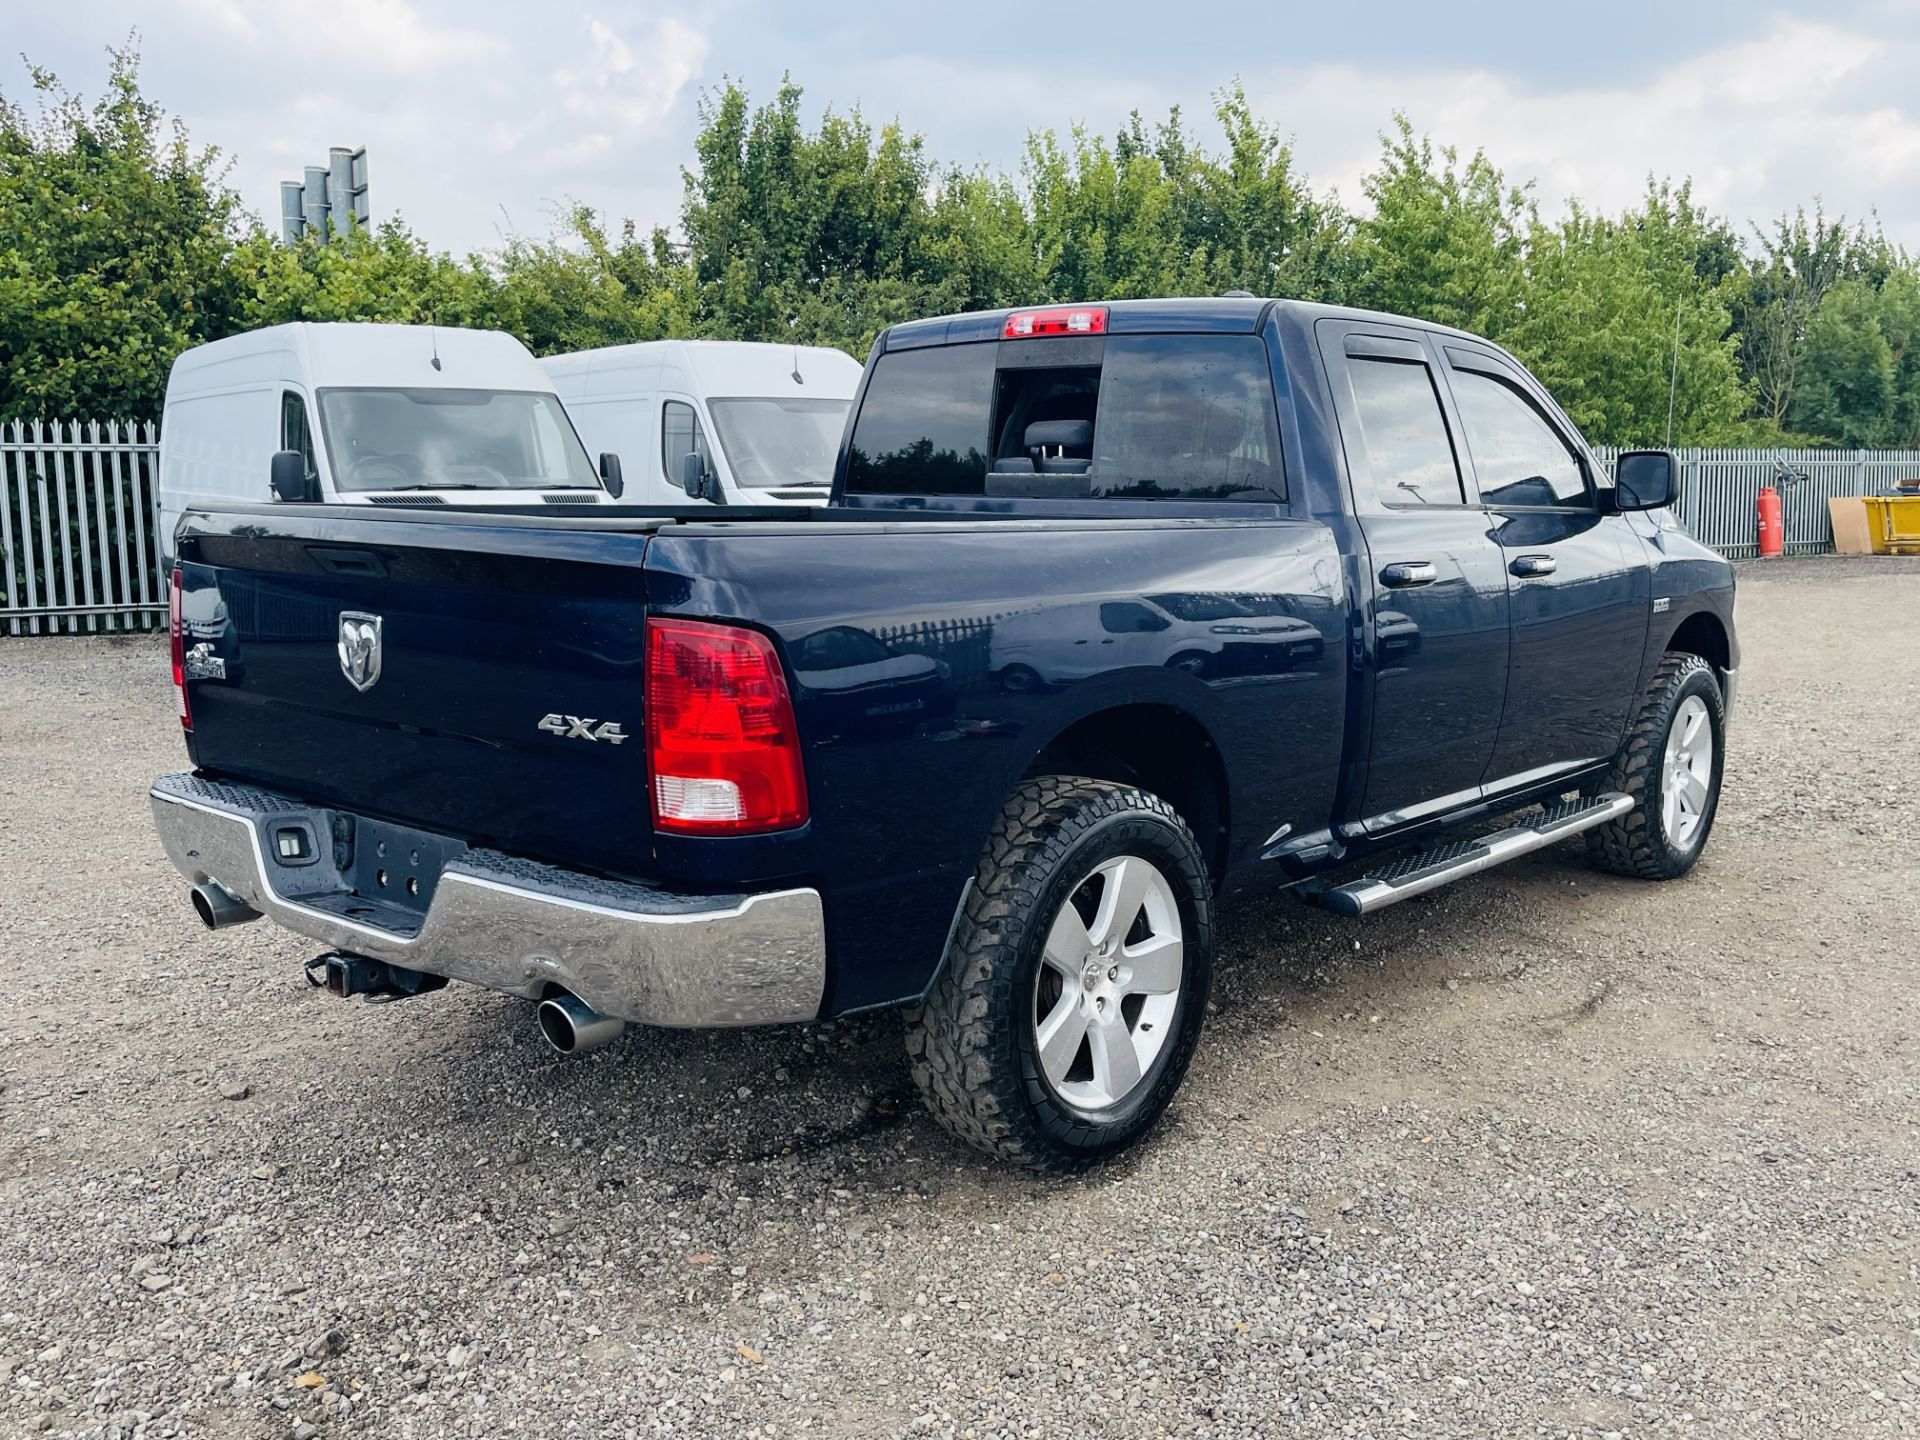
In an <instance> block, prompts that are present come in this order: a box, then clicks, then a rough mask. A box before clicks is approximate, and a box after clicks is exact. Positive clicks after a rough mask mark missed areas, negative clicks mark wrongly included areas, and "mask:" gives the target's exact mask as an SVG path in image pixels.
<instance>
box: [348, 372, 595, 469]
mask: <svg viewBox="0 0 1920 1440" xmlns="http://www.w3.org/2000/svg"><path fill="white" fill-rule="evenodd" d="M320 433H321V436H322V438H323V439H324V440H325V441H326V445H327V458H328V460H329V461H330V462H331V463H332V465H333V477H334V485H335V487H336V488H338V489H340V490H342V491H361V490H585V489H593V488H597V487H598V486H599V484H600V479H599V476H597V475H596V474H595V473H594V470H593V466H592V465H591V464H590V463H589V462H588V460H587V452H586V451H585V449H583V448H582V447H581V444H580V437H579V436H577V435H575V434H574V433H573V426H572V425H571V424H569V423H568V421H567V416H566V412H565V411H564V410H562V409H561V408H560V401H559V400H558V399H557V398H556V397H554V396H552V395H542V394H539V393H537V392H532V391H518V390H405V389H380V390H374V389H367V390H322V391H321V392H320Z"/></svg>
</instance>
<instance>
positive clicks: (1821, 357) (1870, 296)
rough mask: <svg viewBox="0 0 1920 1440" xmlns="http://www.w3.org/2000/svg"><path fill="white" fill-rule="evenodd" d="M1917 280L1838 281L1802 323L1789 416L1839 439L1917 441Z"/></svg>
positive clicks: (1904, 276) (1898, 275)
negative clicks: (1803, 335) (1802, 351)
mask: <svg viewBox="0 0 1920 1440" xmlns="http://www.w3.org/2000/svg"><path fill="white" fill-rule="evenodd" d="M1916 341H1920V282H1917V281H1916V279H1915V277H1914V275H1913V273H1912V271H1911V270H1900V271H1897V272H1894V273H1893V274H1890V275H1889V276H1888V277H1887V278H1886V280H1885V282H1884V283H1883V284H1882V285H1881V286H1880V287H1879V288H1878V289H1876V288H1875V287H1874V285H1873V284H1872V282H1871V281H1870V280H1869V279H1867V278H1865V277H1861V276H1856V277H1852V278H1849V279H1845V280H1842V281H1840V282H1839V283H1838V284H1837V285H1835V286H1834V287H1833V288H1832V289H1831V290H1829V291H1828V292H1827V294H1826V296H1825V297H1824V298H1823V299H1822V300H1821V302H1820V308H1819V309H1818V310H1816V311H1815V312H1814V315H1813V318H1812V320H1810V321H1809V322H1808V323H1807V333H1806V342H1805V346H1804V349H1805V355H1804V358H1803V360H1802V361H1801V365H1800V379H1799V385H1798V388H1797V389H1796V391H1795V395H1794V411H1793V419H1794V423H1795V424H1796V425H1798V426H1800V427H1801V428H1803V429H1806V430H1809V431H1811V432H1813V433H1815V434H1818V435H1822V436H1825V437H1827V438H1829V439H1832V440H1837V441H1839V442H1840V443H1841V444H1843V445H1860V446H1902V445H1912V444H1915V443H1916V442H1920V355H1916Z"/></svg>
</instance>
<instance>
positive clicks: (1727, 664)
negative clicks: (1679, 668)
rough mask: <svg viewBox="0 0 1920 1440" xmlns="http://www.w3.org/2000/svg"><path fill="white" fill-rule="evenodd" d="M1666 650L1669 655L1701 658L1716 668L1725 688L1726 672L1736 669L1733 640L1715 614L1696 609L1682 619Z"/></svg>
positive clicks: (1715, 671) (1714, 671)
mask: <svg viewBox="0 0 1920 1440" xmlns="http://www.w3.org/2000/svg"><path fill="white" fill-rule="evenodd" d="M1665 649H1666V651H1667V652H1668V653H1675V652H1677V653H1679V654H1682V655H1698V656H1699V657H1700V658H1701V659H1702V660H1704V661H1706V662H1707V664H1709V665H1711V666H1712V667H1713V673H1714V675H1715V676H1716V677H1717V678H1718V679H1719V681H1720V683H1721V686H1722V688H1723V689H1724V688H1725V685H1726V677H1727V671H1728V670H1730V669H1732V668H1733V637H1732V636H1731V635H1730V634H1729V633H1728V631H1727V627H1726V624H1725V622H1724V621H1722V620H1721V618H1720V617H1719V616H1718V615H1716V614H1715V613H1714V612H1713V611H1711V610H1704V609H1702V610H1695V611H1694V612H1693V613H1692V614H1690V615H1688V616H1686V617H1685V618H1684V619H1682V620H1681V622H1680V623H1679V624H1678V625H1676V626H1675V627H1674V629H1673V633H1672V634H1671V635H1669V636H1668V637H1667V643H1666V646H1665Z"/></svg>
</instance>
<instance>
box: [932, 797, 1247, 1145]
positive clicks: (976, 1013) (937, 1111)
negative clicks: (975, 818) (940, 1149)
mask: <svg viewBox="0 0 1920 1440" xmlns="http://www.w3.org/2000/svg"><path fill="white" fill-rule="evenodd" d="M1212 973H1213V908H1212V892H1211V887H1210V885H1209V883H1208V878H1207V867H1206V863H1205V861H1204V860H1203V858H1202V857H1201V854H1200V847H1199V846H1198V845H1197V844H1196V843H1195V842H1194V838H1193V835H1192V832H1190V831H1189V830H1188V829H1187V827H1186V825H1185V823H1184V822H1183V821H1182V820H1181V819H1180V817H1179V815H1178V814H1177V813H1176V812H1175V811H1174V809H1173V807H1171V806H1170V805H1168V804H1167V803H1166V802H1165V801H1164V800H1162V799H1160V798H1159V797H1158V796H1156V795H1152V794H1149V793H1148V792H1146V791H1144V790H1140V789H1137V788H1135V787H1132V786H1128V785H1119V784H1114V783H1112V782H1109V781H1104V780H1088V779H1082V778H1079V777H1075V776H1047V777H1044V778H1041V779H1037V780H1030V781H1027V782H1025V783H1024V784H1022V785H1021V786H1020V787H1019V788H1018V789H1017V790H1015V791H1014V793H1013V795H1012V796H1011V797H1010V798H1009V800H1008V801H1007V804H1006V806H1005V807H1004V808H1003V809H1002V811H1001V813H1000V818H999V821H998V823H997V824H996V826H995V827H994V833H993V835H992V837H991V839H990V840H989V841H988V844H987V848H986V852H985V854H984V855H982V857H981V860H980V867H979V870H978V871H977V872H976V874H975V877H974V883H973V891H972V893H971V894H970V895H969V896H968V900H967V907H966V911H965V913H964V914H963V915H962V917H961V920H960V924H959V926H958V928H957V929H956V931H955V933H954V938H953V944H952V948H951V950H950V952H949V954H948V955H947V958H946V964H945V966H944V967H943V969H942V971H941V975H940V978H939V980H938V981H937V982H936V983H935V985H934V987H933V989H932V991H931V992H929V994H928V996H927V999H926V1002H925V1004H924V1005H922V1006H921V1007H920V1009H919V1010H918V1011H916V1012H915V1013H914V1014H913V1015H912V1016H910V1017H909V1026H908V1035H907V1049H908V1054H909V1056H910V1058H911V1060H912V1063H913V1075H914V1079H915V1081H916V1082H918V1084H919V1086H920V1089H921V1092H922V1093H923V1094H924V1095H925V1096H926V1099H927V1105H928V1108H929V1109H931V1110H932V1111H933V1113H934V1115H935V1117H936V1118H937V1119H938V1120H939V1121H940V1123H941V1124H942V1125H944V1126H945V1127H946V1128H947V1129H948V1130H950V1131H952V1132H953V1133H954V1134H955V1135H957V1136H959V1137H960V1138H961V1139H963V1140H965V1141H966V1142H967V1143H968V1144H970V1145H973V1146H975V1147H976V1148H978V1149H980V1150H984V1151H986V1152H987V1153H989V1154H992V1155H996V1156H1000V1157H1003V1158H1006V1159H1011V1160H1014V1161H1016V1162H1018V1163H1020V1164H1024V1165H1027V1166H1030V1167H1032V1168H1035V1169H1041V1170H1067V1169H1074V1168H1077V1167H1079V1166H1082V1165H1085V1164H1089V1163H1091V1162H1092V1161H1094V1160H1097V1159H1099V1158H1101V1157H1102V1156H1105V1155H1110V1154H1112V1153H1114V1152H1115V1151H1118V1150H1121V1149H1124V1148H1125V1147H1126V1146H1128V1145H1131V1144H1132V1143H1133V1142H1134V1141H1136V1140H1138V1139H1139V1138H1140V1137H1141V1136H1142V1135H1144V1134H1145V1133H1146V1132H1147V1130H1148V1129H1149V1128H1151V1126H1152V1125H1153V1123H1154V1121H1155V1120H1157V1119H1158V1118H1159V1117H1160V1113H1161V1111H1163V1110H1164V1109H1166V1107H1167V1103H1168V1102H1169V1101H1170V1100H1171V1099H1172V1098H1173V1093H1174V1091H1175V1090H1176V1089H1178V1088H1179V1085H1180V1081H1181V1078H1182V1077H1183V1076H1184V1075H1185V1074H1186V1069H1187V1063H1188V1061H1189V1060H1191V1059H1192V1057H1193V1049H1194V1045H1195V1043H1196V1042H1197V1041H1198V1040H1199V1036H1200V1026H1201V1021H1202V1020H1203V1018H1204V1016H1205V1012H1206V1004H1207V990H1208V987H1209V984H1210V983H1211V980H1212Z"/></svg>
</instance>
